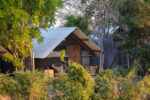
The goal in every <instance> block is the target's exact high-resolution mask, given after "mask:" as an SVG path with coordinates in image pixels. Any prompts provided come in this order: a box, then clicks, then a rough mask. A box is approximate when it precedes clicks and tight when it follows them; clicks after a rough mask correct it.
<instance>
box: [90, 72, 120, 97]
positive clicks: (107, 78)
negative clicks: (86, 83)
mask: <svg viewBox="0 0 150 100" xmlns="http://www.w3.org/2000/svg"><path fill="white" fill-rule="evenodd" d="M95 81H96V84H95V86H94V91H95V94H94V95H92V97H91V98H92V100H116V99H117V98H118V88H117V83H116V81H115V77H114V75H113V71H112V70H104V71H101V72H100V75H98V76H97V77H96V80H95Z"/></svg>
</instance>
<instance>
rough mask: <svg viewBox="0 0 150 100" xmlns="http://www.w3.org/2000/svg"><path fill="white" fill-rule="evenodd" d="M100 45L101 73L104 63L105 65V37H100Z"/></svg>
mask: <svg viewBox="0 0 150 100" xmlns="http://www.w3.org/2000/svg"><path fill="white" fill-rule="evenodd" d="M99 46H100V48H101V52H100V63H99V73H100V71H101V70H102V69H103V65H104V47H103V37H100V38H99Z"/></svg>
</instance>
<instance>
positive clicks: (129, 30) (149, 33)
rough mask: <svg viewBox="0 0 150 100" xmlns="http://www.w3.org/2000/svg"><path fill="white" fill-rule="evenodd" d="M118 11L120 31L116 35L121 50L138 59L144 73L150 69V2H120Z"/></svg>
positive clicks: (143, 0)
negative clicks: (119, 37)
mask: <svg viewBox="0 0 150 100" xmlns="http://www.w3.org/2000/svg"><path fill="white" fill-rule="evenodd" d="M118 10H119V13H120V17H119V24H118V25H119V28H120V29H121V31H119V32H118V34H119V35H120V36H121V37H122V42H121V45H122V48H123V49H124V50H125V51H127V52H128V54H130V55H131V56H134V57H135V58H137V59H140V60H139V61H140V63H141V64H142V66H143V69H142V70H143V72H144V73H146V72H147V71H148V68H150V61H149V59H150V50H149V49H150V44H149V43H150V41H149V37H150V1H149V0H126V1H124V0H121V2H120V5H119V6H118ZM144 73H143V74H144Z"/></svg>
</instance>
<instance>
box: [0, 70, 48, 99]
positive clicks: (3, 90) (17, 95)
mask: <svg viewBox="0 0 150 100" xmlns="http://www.w3.org/2000/svg"><path fill="white" fill-rule="evenodd" d="M47 82H48V80H47V78H46V77H45V76H44V74H43V73H42V72H39V71H32V72H30V71H26V72H19V73H16V74H15V76H14V77H11V76H6V75H0V94H2V95H9V96H11V97H12V98H14V99H15V100H45V99H46V98H47V90H46V86H47Z"/></svg>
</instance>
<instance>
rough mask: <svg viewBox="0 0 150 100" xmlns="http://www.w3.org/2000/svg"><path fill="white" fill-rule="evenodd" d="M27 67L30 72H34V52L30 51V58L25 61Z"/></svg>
mask: <svg viewBox="0 0 150 100" xmlns="http://www.w3.org/2000/svg"><path fill="white" fill-rule="evenodd" d="M25 66H26V69H28V70H34V69H35V67H34V54H33V52H32V50H30V51H29V57H27V58H26V60H25Z"/></svg>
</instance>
